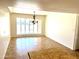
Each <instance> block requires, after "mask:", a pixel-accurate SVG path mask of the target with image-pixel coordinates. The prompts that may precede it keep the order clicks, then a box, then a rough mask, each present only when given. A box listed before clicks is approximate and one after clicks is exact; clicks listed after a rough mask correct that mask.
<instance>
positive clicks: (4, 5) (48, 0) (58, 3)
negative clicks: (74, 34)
mask: <svg viewBox="0 0 79 59" xmlns="http://www.w3.org/2000/svg"><path fill="white" fill-rule="evenodd" d="M8 7H9V9H10V10H9V9H8ZM20 9H21V10H20ZM0 10H4V11H10V12H18V11H19V12H23V11H24V13H25V12H26V11H29V12H30V11H32V10H33V11H34V10H35V11H50V12H71V13H79V0H0Z"/></svg>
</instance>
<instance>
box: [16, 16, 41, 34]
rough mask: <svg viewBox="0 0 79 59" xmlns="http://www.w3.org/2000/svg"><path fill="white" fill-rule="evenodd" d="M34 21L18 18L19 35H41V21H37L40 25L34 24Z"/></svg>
mask: <svg viewBox="0 0 79 59" xmlns="http://www.w3.org/2000/svg"><path fill="white" fill-rule="evenodd" d="M32 20H33V19H29V18H20V17H17V18H16V27H17V28H16V29H17V34H40V33H41V21H40V20H38V19H36V21H38V23H35V24H33V23H32Z"/></svg>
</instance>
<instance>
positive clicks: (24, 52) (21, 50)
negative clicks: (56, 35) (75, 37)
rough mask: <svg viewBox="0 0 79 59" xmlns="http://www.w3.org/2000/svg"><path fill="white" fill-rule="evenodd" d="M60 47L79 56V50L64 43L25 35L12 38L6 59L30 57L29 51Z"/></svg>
mask: <svg viewBox="0 0 79 59" xmlns="http://www.w3.org/2000/svg"><path fill="white" fill-rule="evenodd" d="M52 48H60V50H61V49H62V50H63V51H68V53H71V52H73V53H74V54H76V56H77V57H79V52H78V51H72V50H70V49H68V48H66V47H64V46H63V45H60V44H58V43H56V42H55V41H53V40H51V39H49V38H46V37H24V38H12V39H11V41H10V44H9V46H8V49H7V52H6V55H5V59H29V56H28V52H32V51H40V50H43V51H44V50H45V49H52Z"/></svg>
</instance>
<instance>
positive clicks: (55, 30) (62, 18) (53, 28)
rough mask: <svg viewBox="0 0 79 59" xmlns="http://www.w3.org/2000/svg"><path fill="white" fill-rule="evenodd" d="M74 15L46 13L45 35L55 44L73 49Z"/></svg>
mask: <svg viewBox="0 0 79 59" xmlns="http://www.w3.org/2000/svg"><path fill="white" fill-rule="evenodd" d="M75 27H76V14H71V13H54V12H52V13H48V15H47V19H46V27H45V29H46V30H45V34H46V36H47V37H49V38H51V39H52V40H55V41H56V42H58V43H60V44H62V45H64V46H66V47H68V48H70V49H74V48H73V46H74V38H75Z"/></svg>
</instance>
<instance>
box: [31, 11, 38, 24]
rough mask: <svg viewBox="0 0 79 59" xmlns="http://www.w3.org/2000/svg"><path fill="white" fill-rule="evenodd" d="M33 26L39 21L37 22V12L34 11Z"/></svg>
mask: <svg viewBox="0 0 79 59" xmlns="http://www.w3.org/2000/svg"><path fill="white" fill-rule="evenodd" d="M32 23H33V24H36V23H38V21H37V20H36V15H35V11H34V14H33V21H32Z"/></svg>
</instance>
